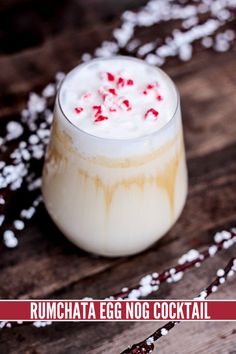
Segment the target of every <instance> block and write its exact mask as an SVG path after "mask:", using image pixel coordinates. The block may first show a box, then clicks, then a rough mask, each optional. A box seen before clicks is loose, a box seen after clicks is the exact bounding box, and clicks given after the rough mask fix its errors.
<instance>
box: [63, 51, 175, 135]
mask: <svg viewBox="0 0 236 354" xmlns="http://www.w3.org/2000/svg"><path fill="white" fill-rule="evenodd" d="M59 101H60V105H61V109H62V111H63V113H64V114H65V116H66V117H67V118H68V119H69V121H71V123H72V124H73V125H75V126H76V127H78V128H79V129H81V130H83V131H85V132H87V133H89V134H91V135H95V136H98V137H102V138H107V139H112V138H113V139H127V138H136V137H140V136H145V135H149V134H151V133H153V132H155V131H157V130H159V129H160V128H162V127H163V126H164V125H165V124H166V123H167V122H168V121H169V120H170V119H171V117H172V116H173V114H174V112H175V109H176V105H177V95H176V91H175V88H174V85H173V83H172V81H171V80H170V79H169V77H168V76H167V75H166V74H165V73H164V72H163V71H161V70H160V69H157V68H155V67H152V66H150V65H148V64H146V63H144V62H143V61H141V60H138V59H133V58H128V57H127V58H126V57H114V58H110V59H97V60H93V61H91V62H89V63H86V64H83V65H80V66H78V67H76V68H75V69H74V70H72V71H71V72H70V73H69V74H68V75H67V77H66V79H65V80H64V82H63V84H62V86H61V90H60V93H59Z"/></svg>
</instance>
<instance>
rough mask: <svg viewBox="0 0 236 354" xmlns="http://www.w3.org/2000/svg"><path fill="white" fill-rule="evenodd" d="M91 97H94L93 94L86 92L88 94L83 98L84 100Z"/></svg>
mask: <svg viewBox="0 0 236 354" xmlns="http://www.w3.org/2000/svg"><path fill="white" fill-rule="evenodd" d="M91 96H92V94H91V92H86V93H85V94H84V95H83V96H82V98H89V97H91Z"/></svg>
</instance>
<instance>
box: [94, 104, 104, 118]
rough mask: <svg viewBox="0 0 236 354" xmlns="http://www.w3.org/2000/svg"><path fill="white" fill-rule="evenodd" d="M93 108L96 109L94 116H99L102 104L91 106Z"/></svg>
mask: <svg viewBox="0 0 236 354" xmlns="http://www.w3.org/2000/svg"><path fill="white" fill-rule="evenodd" d="M93 109H94V110H95V111H97V112H96V113H95V117H97V116H99V115H100V114H101V113H102V106H100V105H99V106H93Z"/></svg>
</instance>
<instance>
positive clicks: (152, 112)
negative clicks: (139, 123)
mask: <svg viewBox="0 0 236 354" xmlns="http://www.w3.org/2000/svg"><path fill="white" fill-rule="evenodd" d="M158 115H159V112H158V111H156V110H155V109H154V108H150V109H148V110H147V112H146V113H145V115H144V119H147V118H148V117H154V118H155V119H157V117H158Z"/></svg>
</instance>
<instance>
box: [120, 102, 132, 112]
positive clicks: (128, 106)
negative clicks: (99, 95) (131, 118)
mask: <svg viewBox="0 0 236 354" xmlns="http://www.w3.org/2000/svg"><path fill="white" fill-rule="evenodd" d="M122 103H123V104H124V105H125V107H126V108H127V111H131V109H132V107H131V104H130V101H129V100H127V99H125V100H123V102H122Z"/></svg>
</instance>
